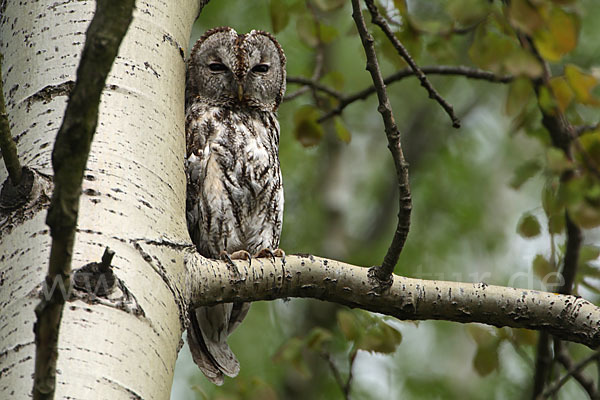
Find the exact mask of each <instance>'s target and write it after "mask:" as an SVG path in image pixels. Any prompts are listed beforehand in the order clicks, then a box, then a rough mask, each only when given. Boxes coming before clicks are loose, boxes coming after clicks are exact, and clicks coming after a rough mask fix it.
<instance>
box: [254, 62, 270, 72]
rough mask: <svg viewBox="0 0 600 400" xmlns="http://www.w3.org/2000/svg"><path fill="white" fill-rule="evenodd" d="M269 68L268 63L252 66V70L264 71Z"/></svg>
mask: <svg viewBox="0 0 600 400" xmlns="http://www.w3.org/2000/svg"><path fill="white" fill-rule="evenodd" d="M268 70H269V64H256V65H255V66H254V67H252V72H260V73H265V72H267V71H268Z"/></svg>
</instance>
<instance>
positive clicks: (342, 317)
mask: <svg viewBox="0 0 600 400" xmlns="http://www.w3.org/2000/svg"><path fill="white" fill-rule="evenodd" d="M337 323H338V326H339V327H340V330H341V331H342V333H343V334H344V337H345V338H346V340H350V341H355V340H358V339H360V337H361V332H360V326H359V323H358V320H357V318H356V316H355V315H354V313H353V312H351V311H346V310H341V311H340V312H338V314H337Z"/></svg>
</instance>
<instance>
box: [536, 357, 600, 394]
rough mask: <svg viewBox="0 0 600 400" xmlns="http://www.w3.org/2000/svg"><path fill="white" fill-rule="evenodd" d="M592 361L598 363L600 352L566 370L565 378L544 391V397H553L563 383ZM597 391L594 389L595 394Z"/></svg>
mask: <svg viewBox="0 0 600 400" xmlns="http://www.w3.org/2000/svg"><path fill="white" fill-rule="evenodd" d="M593 361H600V352H599V351H596V352H594V353H592V354H591V355H590V356H588V357H587V358H585V359H583V360H581V361H580V362H578V363H577V364H575V365H571V367H570V368H568V369H567V373H566V374H565V376H563V377H562V378H560V379H559V380H558V381H557V382H556V383H555V384H554V385H552V386H551V387H550V388H548V390H546V391H545V392H544V397H545V398H549V397H551V396H554V395H555V394H556V393H557V392H558V391H559V390H560V388H561V387H563V385H564V384H565V383H567V382H568V380H569V379H571V377H572V376H574V375H573V374H574V373H577V372H579V371H581V370H582V369H583V368H585V367H586V366H587V365H588V364H589V363H591V362H593ZM597 391H598V389H596V392H597Z"/></svg>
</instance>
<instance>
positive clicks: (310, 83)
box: [286, 76, 375, 101]
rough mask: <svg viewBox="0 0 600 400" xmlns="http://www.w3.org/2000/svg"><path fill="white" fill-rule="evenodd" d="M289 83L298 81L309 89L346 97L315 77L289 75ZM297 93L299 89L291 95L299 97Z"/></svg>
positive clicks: (335, 96) (340, 97)
mask: <svg viewBox="0 0 600 400" xmlns="http://www.w3.org/2000/svg"><path fill="white" fill-rule="evenodd" d="M287 83H296V84H299V85H304V86H305V87H307V89H313V90H318V91H320V92H323V93H326V94H328V95H329V96H331V97H333V98H335V99H338V100H340V101H342V99H343V98H344V95H343V94H342V93H340V92H338V91H337V90H335V89H331V88H330V87H328V86H325V85H323V84H321V83H319V82H318V81H316V80H314V79H313V78H305V77H302V76H288V78H287ZM373 92H375V90H373ZM295 93H298V91H296V92H294V93H292V94H291V95H290V97H292V96H293V97H297V96H296V95H295ZM286 100H290V98H286Z"/></svg>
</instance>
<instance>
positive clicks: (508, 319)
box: [185, 250, 600, 348]
mask: <svg viewBox="0 0 600 400" xmlns="http://www.w3.org/2000/svg"><path fill="white" fill-rule="evenodd" d="M234 264H235V268H233V267H231V266H230V265H228V264H227V263H226V262H224V261H220V260H210V259H207V258H204V257H202V256H200V255H199V254H197V253H196V252H195V251H193V250H188V251H187V252H186V255H185V265H186V271H187V276H188V279H187V280H186V281H187V282H188V285H189V286H188V287H187V288H186V289H187V298H188V299H190V306H192V307H198V306H203V305H213V304H216V303H219V302H234V301H242V302H244V301H260V300H273V299H281V298H288V297H306V298H314V299H319V300H324V301H331V302H335V303H338V304H342V305H346V306H349V307H356V308H362V309H365V310H369V311H373V312H378V313H381V314H386V315H390V316H393V317H396V318H399V319H401V320H428V319H438V320H447V321H455V322H462V323H466V322H480V323H484V324H488V325H494V326H498V327H502V326H509V327H513V328H526V329H535V330H543V331H546V332H549V333H551V334H552V335H555V336H556V337H558V338H561V339H564V340H568V341H572V342H577V343H582V344H584V345H586V346H588V347H590V348H596V347H598V346H600V308H599V307H597V306H595V305H594V304H592V303H590V302H588V301H587V300H584V299H582V298H581V297H576V296H570V295H560V294H556V293H547V292H541V291H536V290H528V289H516V288H509V287H502V286H493V285H487V284H485V283H461V282H446V281H432V280H423V279H413V278H406V277H402V276H398V275H394V279H393V283H392V284H391V286H389V287H387V288H382V287H381V286H380V285H379V284H378V281H377V279H376V278H375V277H374V276H373V273H372V272H370V269H369V268H364V267H359V266H355V265H351V264H346V263H343V262H339V261H335V260H330V259H325V258H319V257H315V256H311V255H299V256H286V257H285V259H281V258H277V259H275V260H272V259H268V258H256V259H253V260H252V262H251V263H248V262H247V261H243V260H242V261H234Z"/></svg>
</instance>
